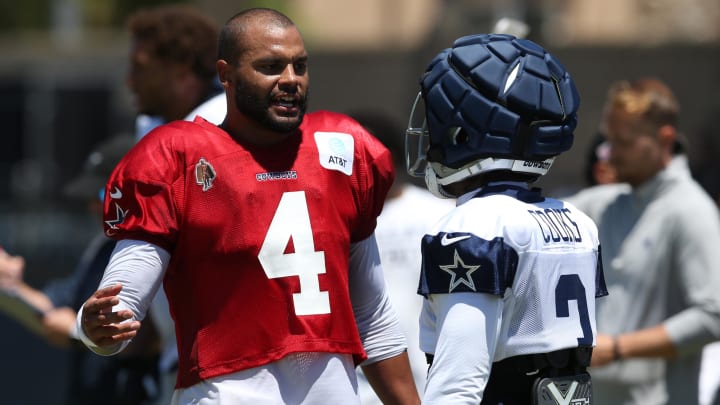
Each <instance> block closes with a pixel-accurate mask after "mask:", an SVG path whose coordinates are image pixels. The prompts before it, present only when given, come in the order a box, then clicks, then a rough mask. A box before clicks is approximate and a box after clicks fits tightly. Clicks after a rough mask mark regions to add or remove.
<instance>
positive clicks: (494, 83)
mask: <svg viewBox="0 0 720 405" xmlns="http://www.w3.org/2000/svg"><path fill="white" fill-rule="evenodd" d="M420 87H421V90H420V93H419V94H418V98H417V99H416V101H415V105H414V106H413V112H412V113H411V117H410V123H409V125H408V130H407V135H406V155H407V156H406V157H407V160H406V163H407V167H408V172H410V174H412V175H415V176H423V175H424V176H425V177H426V182H428V187H429V188H430V184H429V183H430V182H435V183H438V184H439V186H442V185H447V184H451V183H454V182H457V181H460V180H463V179H465V178H468V177H471V176H475V175H477V174H479V173H483V172H487V171H492V170H510V171H515V172H522V173H529V174H536V175H538V176H539V175H543V174H545V173H546V172H547V170H548V169H549V168H550V165H551V164H552V162H553V160H554V158H555V156H557V155H559V154H560V153H562V152H565V151H567V150H568V149H570V147H571V146H572V143H573V137H574V136H573V131H574V130H575V127H576V126H577V110H578V107H579V105H580V96H579V95H578V92H577V89H576V88H575V84H574V83H573V81H572V79H571V77H570V75H569V73H568V72H567V71H566V70H565V68H564V67H563V65H562V64H561V63H560V62H559V61H558V60H557V59H556V58H555V57H554V56H552V55H550V54H549V53H548V52H547V51H546V50H545V49H543V48H542V47H541V46H539V45H538V44H536V43H534V42H532V41H529V40H527V39H518V38H515V37H514V36H511V35H501V34H479V35H471V36H466V37H462V38H459V39H458V40H456V41H455V42H454V44H453V46H452V48H447V49H444V50H443V51H441V52H440V53H439V54H438V55H437V56H435V58H433V60H432V61H431V62H430V64H429V66H428V68H427V70H426V71H425V73H424V75H423V76H422V78H421V80H420ZM422 104H424V108H423V106H422ZM427 163H429V164H427ZM428 176H430V177H433V178H431V179H428ZM428 180H429V181H428ZM434 186H437V184H435V185H434ZM438 188H439V189H440V194H443V192H442V187H438ZM430 191H434V190H432V189H431V190H430Z"/></svg>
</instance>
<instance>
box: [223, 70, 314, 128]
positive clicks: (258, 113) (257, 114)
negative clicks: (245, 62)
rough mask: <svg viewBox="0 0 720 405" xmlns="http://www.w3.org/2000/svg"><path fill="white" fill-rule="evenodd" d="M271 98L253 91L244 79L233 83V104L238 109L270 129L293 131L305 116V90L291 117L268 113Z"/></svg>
mask: <svg viewBox="0 0 720 405" xmlns="http://www.w3.org/2000/svg"><path fill="white" fill-rule="evenodd" d="M272 99H273V98H272V95H267V96H265V97H262V96H261V95H259V94H257V93H256V92H254V91H253V89H251V87H250V86H249V85H248V83H247V82H246V81H244V80H238V81H237V84H236V85H235V105H236V106H237V109H238V111H240V112H241V113H242V114H244V115H245V116H247V117H249V118H250V119H252V120H254V121H256V122H258V123H260V124H261V125H262V126H264V127H265V128H267V129H269V130H271V131H275V132H280V133H288V132H292V131H295V130H296V129H297V128H298V127H299V126H300V124H301V123H302V120H303V117H304V116H305V110H306V109H307V92H305V95H304V96H303V97H301V98H300V100H299V101H298V106H297V107H298V114H297V116H296V117H293V118H291V117H287V118H285V119H277V118H275V117H273V116H272V115H271V114H270V106H271V104H272V102H273V101H272Z"/></svg>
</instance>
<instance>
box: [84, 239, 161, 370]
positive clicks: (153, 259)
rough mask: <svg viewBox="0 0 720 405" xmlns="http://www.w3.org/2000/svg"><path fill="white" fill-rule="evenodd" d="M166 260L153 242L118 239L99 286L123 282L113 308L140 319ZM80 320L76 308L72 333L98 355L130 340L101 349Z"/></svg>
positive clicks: (124, 344)
mask: <svg viewBox="0 0 720 405" xmlns="http://www.w3.org/2000/svg"><path fill="white" fill-rule="evenodd" d="M169 261H170V253H168V252H167V251H166V250H164V249H162V248H160V247H159V246H156V245H153V244H152V243H148V242H144V241H139V240H130V239H128V240H121V241H118V243H117V244H116V245H115V249H114V250H113V252H112V254H111V256H110V261H109V262H108V265H107V267H106V268H105V274H104V275H103V278H102V280H101V281H100V286H99V287H98V289H101V288H104V287H109V286H111V285H115V284H122V286H123V288H122V291H120V294H119V295H118V298H119V299H120V303H119V304H118V305H116V306H115V307H113V311H117V310H120V309H129V310H130V311H131V312H132V313H133V315H134V316H133V318H132V320H138V321H142V320H143V319H144V318H145V314H146V313H147V311H148V308H149V307H150V303H151V302H152V299H153V297H154V296H155V294H156V293H157V290H158V288H160V286H161V284H162V280H163V276H164V274H165V269H167V265H168V263H169ZM81 319H82V307H81V308H80V310H79V311H78V315H77V319H76V325H75V327H76V331H75V332H76V334H77V336H78V337H79V338H80V340H81V341H82V342H83V343H85V345H86V346H87V347H88V348H90V350H92V351H94V352H95V353H97V354H100V355H104V356H109V355H113V354H116V353H118V352H120V351H122V350H123V349H124V348H125V347H126V346H127V345H128V344H129V343H130V342H129V341H125V342H123V343H121V344H118V345H117V346H113V347H103V348H100V347H98V346H96V345H95V344H94V343H93V342H92V341H91V340H90V339H89V338H88V337H87V336H86V335H85V333H84V332H83V330H82V326H81V323H80V320H81Z"/></svg>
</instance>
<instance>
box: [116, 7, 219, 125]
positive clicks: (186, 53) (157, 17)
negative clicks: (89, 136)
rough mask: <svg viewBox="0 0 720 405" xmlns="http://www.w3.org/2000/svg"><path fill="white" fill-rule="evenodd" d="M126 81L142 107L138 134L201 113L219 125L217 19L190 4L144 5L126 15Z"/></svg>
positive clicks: (138, 121) (139, 111)
mask: <svg viewBox="0 0 720 405" xmlns="http://www.w3.org/2000/svg"><path fill="white" fill-rule="evenodd" d="M126 26H127V30H128V31H129V33H130V37H131V42H130V43H131V46H130V55H129V71H128V77H127V85H128V87H129V89H130V91H131V92H132V93H133V95H134V96H135V104H136V108H137V112H138V114H139V115H138V117H137V119H136V136H137V137H138V138H142V137H143V136H144V135H145V134H146V133H147V132H149V131H150V130H151V129H153V128H154V127H155V126H157V125H159V124H162V123H166V122H170V121H175V120H182V119H184V120H192V119H194V118H195V117H196V116H198V115H199V116H201V117H203V118H205V119H206V120H208V121H210V122H212V123H215V124H219V123H221V122H222V120H223V119H224V118H225V113H226V106H225V93H224V92H223V89H222V86H221V85H220V82H219V81H218V80H217V74H216V71H215V61H216V60H217V41H218V24H217V23H216V22H215V21H214V20H213V19H212V18H210V17H209V16H207V15H205V14H203V13H201V12H200V11H198V10H197V9H195V8H194V7H192V6H189V5H172V4H171V5H161V6H156V7H146V8H140V9H139V10H138V11H136V12H135V13H133V14H132V15H130V16H129V17H128V20H127V24H126Z"/></svg>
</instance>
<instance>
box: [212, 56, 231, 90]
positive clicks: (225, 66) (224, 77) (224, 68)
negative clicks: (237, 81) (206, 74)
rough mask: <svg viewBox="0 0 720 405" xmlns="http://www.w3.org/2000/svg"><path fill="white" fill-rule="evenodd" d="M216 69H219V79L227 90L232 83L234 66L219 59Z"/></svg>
mask: <svg viewBox="0 0 720 405" xmlns="http://www.w3.org/2000/svg"><path fill="white" fill-rule="evenodd" d="M215 68H216V69H217V73H218V79H220V83H222V85H223V87H225V88H227V87H228V85H229V83H231V82H232V74H233V70H232V66H231V65H230V64H229V63H227V62H226V61H225V60H223V59H218V61H217V62H216V63H215Z"/></svg>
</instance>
